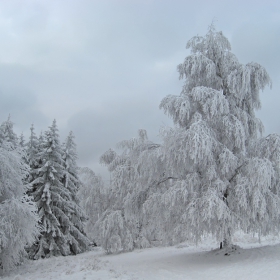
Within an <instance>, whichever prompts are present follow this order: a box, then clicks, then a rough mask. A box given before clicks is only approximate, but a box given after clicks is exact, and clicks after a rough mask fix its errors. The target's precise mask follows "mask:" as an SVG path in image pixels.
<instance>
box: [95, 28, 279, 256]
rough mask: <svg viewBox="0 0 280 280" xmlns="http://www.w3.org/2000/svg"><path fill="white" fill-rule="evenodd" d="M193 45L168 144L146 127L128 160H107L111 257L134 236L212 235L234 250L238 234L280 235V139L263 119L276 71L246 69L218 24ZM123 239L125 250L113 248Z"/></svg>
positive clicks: (167, 108) (105, 228)
mask: <svg viewBox="0 0 280 280" xmlns="http://www.w3.org/2000/svg"><path fill="white" fill-rule="evenodd" d="M187 48H189V49H190V50H191V54H190V55H189V56H188V57H186V59H185V61H184V62H183V63H182V64H180V65H179V66H178V71H179V77H180V78H181V79H184V80H185V83H184V86H183V88H182V92H181V94H180V95H179V96H176V95H169V96H167V97H165V98H164V99H163V100H162V102H161V104H160V108H161V109H163V110H164V112H165V113H166V114H167V115H169V116H170V117H171V118H172V119H173V121H174V127H172V128H163V129H162V130H161V136H162V139H163V143H162V145H157V144H154V143H152V142H150V141H148V139H147V137H146V134H145V131H143V130H141V131H140V132H139V137H138V138H136V139H131V140H128V141H123V142H121V143H120V144H119V145H118V147H119V148H121V149H122V152H121V153H120V154H118V153H116V152H115V151H113V150H109V151H107V152H106V153H105V154H104V155H103V156H102V157H101V163H103V164H105V165H106V166H107V167H108V170H109V171H110V172H111V176H112V183H111V192H110V196H111V198H110V199H111V200H110V205H111V206H110V207H109V208H108V209H107V212H105V213H104V215H103V216H102V217H101V218H100V219H99V220H98V222H97V224H96V225H97V226H96V228H97V229H98V230H97V231H98V232H99V233H100V236H101V237H102V238H103V239H104V240H103V246H104V247H105V248H106V249H107V250H108V251H122V250H125V246H124V245H125V243H126V242H127V244H131V243H130V240H131V238H132V240H133V247H141V245H140V244H145V246H149V245H151V244H153V242H154V241H155V240H156V241H157V242H158V243H160V244H174V243H178V242H181V241H185V240H193V241H196V242H199V241H200V240H201V238H202V237H203V236H204V235H208V234H211V235H212V236H214V237H216V239H217V241H223V245H225V246H227V245H229V244H230V243H231V242H232V235H233V233H234V232H235V231H236V230H240V229H241V230H243V231H245V232H253V233H258V234H260V235H266V234H268V233H275V232H278V231H279V225H280V224H279V215H280V197H279V175H280V174H279V156H280V138H279V136H277V135H269V136H268V137H266V138H262V133H263V125H262V123H261V121H260V120H259V119H257V118H256V116H255V110H257V109H259V108H260V106H261V103H260V99H259V93H260V91H262V90H264V88H265V87H266V86H270V85H271V80H270V78H269V76H268V74H267V72H266V70H265V69H264V68H263V67H262V66H261V65H259V64H257V63H253V62H252V63H248V64H246V65H242V64H241V63H239V62H238V59H237V58H236V57H235V55H234V54H233V53H232V52H231V46H230V43H229V41H228V40H227V38H226V37H225V36H224V35H223V34H222V32H216V30H215V28H214V26H213V25H211V26H210V27H209V30H208V32H207V34H206V35H205V36H204V37H201V36H196V37H194V38H192V39H191V40H190V41H189V42H188V44H187ZM112 219H116V220H118V221H119V223H120V225H119V226H118V227H116V224H115V223H114V222H113V220H112ZM114 229H115V230H114ZM127 232H129V234H127ZM113 233H114V239H115V240H117V241H116V244H119V245H118V246H116V245H114V246H113V245H112V244H110V236H112V234H113ZM126 239H127V240H126ZM139 240H141V241H139ZM142 241H143V242H142ZM108 248H109V249H108ZM110 248H113V249H110Z"/></svg>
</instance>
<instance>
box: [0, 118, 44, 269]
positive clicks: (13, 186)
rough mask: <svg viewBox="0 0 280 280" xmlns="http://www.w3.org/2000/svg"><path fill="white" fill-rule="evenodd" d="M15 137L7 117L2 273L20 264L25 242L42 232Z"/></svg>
mask: <svg viewBox="0 0 280 280" xmlns="http://www.w3.org/2000/svg"><path fill="white" fill-rule="evenodd" d="M16 139H17V137H16V134H15V133H14V132H13V124H12V122H11V121H10V119H8V121H6V122H4V123H3V124H2V125H1V127H0V273H1V270H4V271H7V270H10V269H12V268H13V267H14V266H15V265H18V264H20V263H21V262H22V260H23V257H24V256H25V254H26V252H25V246H26V245H31V244H32V243H33V242H34V240H35V238H36V237H37V236H38V235H39V230H38V228H37V223H38V215H37V214H36V212H37V211H36V210H37V209H36V207H35V205H34V204H33V203H32V201H29V199H28V197H26V195H25V191H26V186H24V185H23V179H24V178H26V171H27V170H28V167H27V166H26V163H25V162H24V160H23V158H22V154H21V148H19V147H18V146H17V140H16Z"/></svg>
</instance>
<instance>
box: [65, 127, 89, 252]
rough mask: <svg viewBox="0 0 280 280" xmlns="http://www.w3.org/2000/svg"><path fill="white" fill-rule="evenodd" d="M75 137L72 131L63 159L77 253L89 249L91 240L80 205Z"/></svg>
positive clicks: (79, 182)
mask: <svg viewBox="0 0 280 280" xmlns="http://www.w3.org/2000/svg"><path fill="white" fill-rule="evenodd" d="M74 138H75V137H74V134H73V132H72V131H70V133H69V135H68V137H67V139H66V142H65V143H64V144H63V160H64V168H65V171H64V172H65V175H64V178H63V185H64V188H65V189H67V190H68V191H69V193H70V195H71V203H72V211H71V216H70V217H69V218H70V221H71V223H72V224H73V228H72V230H71V231H70V232H71V234H72V235H73V237H72V238H74V239H75V240H76V243H75V242H74V241H73V246H72V250H73V252H74V253H75V254H77V253H79V252H82V251H85V250H86V249H87V245H88V244H89V240H88V239H87V237H86V236H85V233H84V223H85V221H86V215H85V213H84V211H83V209H82V208H81V207H80V206H79V199H78V191H79V189H80V188H81V181H80V179H79V176H78V166H77V158H78V157H77V152H76V144H75V142H74ZM74 244H76V245H74Z"/></svg>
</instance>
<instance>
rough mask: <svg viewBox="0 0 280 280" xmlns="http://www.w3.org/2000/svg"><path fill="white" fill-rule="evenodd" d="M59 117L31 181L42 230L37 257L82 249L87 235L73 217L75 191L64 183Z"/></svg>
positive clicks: (47, 132)
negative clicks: (71, 191) (36, 175)
mask: <svg viewBox="0 0 280 280" xmlns="http://www.w3.org/2000/svg"><path fill="white" fill-rule="evenodd" d="M62 156H63V151H62V148H61V146H60V141H59V136H58V129H57V126H56V121H55V120H54V121H53V124H52V126H51V127H50V128H49V130H48V131H46V132H45V137H44V140H43V143H42V147H41V150H40V152H39V157H40V160H41V161H42V166H41V167H39V168H38V169H37V174H38V177H37V178H35V179H34V180H33V181H32V182H31V183H30V185H31V186H36V189H35V191H34V192H33V197H34V201H35V202H36V204H37V206H38V211H39V216H40V218H41V226H42V232H41V237H40V239H39V242H38V243H36V244H35V245H34V246H33V248H32V250H31V256H32V257H33V258H35V259H37V258H40V257H49V256H52V255H69V254H76V253H79V252H82V251H83V250H84V249H85V248H86V247H87V239H86V238H85V236H84V235H82V234H81V233H80V231H79V230H78V229H77V227H76V225H75V224H73V222H72V221H71V219H70V217H71V214H72V213H73V212H75V204H73V201H72V194H71V193H70V191H69V189H67V188H66V187H65V186H64V184H63V179H64V177H65V168H64V161H63V158H62Z"/></svg>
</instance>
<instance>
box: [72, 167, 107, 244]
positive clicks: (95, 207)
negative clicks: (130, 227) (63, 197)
mask: <svg viewBox="0 0 280 280" xmlns="http://www.w3.org/2000/svg"><path fill="white" fill-rule="evenodd" d="M78 175H79V179H80V181H81V183H82V185H81V187H80V188H79V191H78V193H77V195H78V198H79V200H80V206H81V207H82V209H84V210H85V213H86V215H87V218H88V220H87V222H86V224H85V232H86V234H87V236H88V237H90V239H91V240H93V241H94V242H96V237H95V233H94V230H93V227H94V225H95V223H96V222H97V220H98V219H99V218H100V217H101V215H102V213H103V212H104V211H105V210H106V209H107V208H108V194H109V193H108V188H106V187H105V185H104V182H103V180H102V178H101V176H99V175H96V174H95V173H94V172H93V171H92V170H91V169H90V168H88V167H81V168H78ZM98 245H99V244H98Z"/></svg>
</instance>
